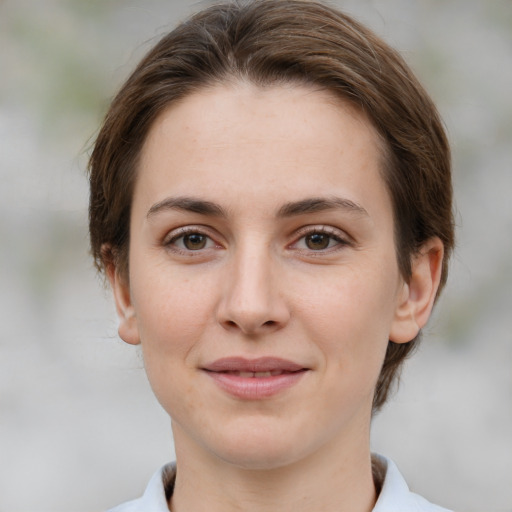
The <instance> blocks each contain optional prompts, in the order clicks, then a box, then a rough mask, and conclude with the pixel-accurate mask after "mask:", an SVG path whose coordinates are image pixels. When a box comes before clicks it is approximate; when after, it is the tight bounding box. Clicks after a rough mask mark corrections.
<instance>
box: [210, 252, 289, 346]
mask: <svg viewBox="0 0 512 512" xmlns="http://www.w3.org/2000/svg"><path fill="white" fill-rule="evenodd" d="M226 274H228V275H227V277H226V280H225V283H224V287H223V294H222V298H221V300H220V303H219V306H218V309H217V318H218V322H219V323H220V324H221V325H222V326H223V327H224V328H225V329H227V330H238V331H241V332H242V333H243V334H245V335H249V336H258V335H262V334H266V333H270V332H273V331H277V330H279V329H281V328H283V327H284V326H285V325H286V324H287V323H288V321H289V319H290V310H289V307H288V305H287V302H286V300H285V298H284V296H283V293H282V292H283V290H282V289H281V286H280V283H281V282H282V281H283V278H282V275H280V272H279V265H278V264H277V263H276V262H275V261H274V260H273V258H272V256H271V255H270V254H269V251H268V249H267V248H259V249H255V248H254V247H253V248H247V249H246V250H241V251H239V254H236V255H235V256H234V257H233V261H231V263H230V265H229V268H227V269H226Z"/></svg>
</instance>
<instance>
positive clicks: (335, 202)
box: [277, 196, 369, 217]
mask: <svg viewBox="0 0 512 512" xmlns="http://www.w3.org/2000/svg"><path fill="white" fill-rule="evenodd" d="M326 210H345V211H347V212H349V213H355V214H357V215H363V216H366V217H369V215H368V212H367V211H366V210H365V209H364V208H363V207H362V206H361V205H359V204H357V203H355V202H354V201H351V200H350V199H344V198H341V197H335V196H333V197H311V198H307V199H303V200H301V201H295V202H291V203H287V204H285V205H283V206H282V207H281V208H279V211H278V213H277V216H278V217H293V216H295V215H303V214H306V213H315V212H321V211H326Z"/></svg>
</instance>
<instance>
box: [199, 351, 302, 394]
mask: <svg viewBox="0 0 512 512" xmlns="http://www.w3.org/2000/svg"><path fill="white" fill-rule="evenodd" d="M202 370H203V371H204V372H205V373H206V374H207V375H208V376H209V377H210V378H212V379H213V381H214V382H215V383H216V384H217V385H218V386H219V387H220V388H221V389H222V390H223V391H225V392H227V393H228V394H230V395H232V396H234V397H236V398H240V399H244V400H260V399H263V398H268V397H271V396H273V395H276V394H277V393H279V392H281V391H284V390H285V389H288V388H290V387H291V386H293V385H294V384H296V383H298V382H299V380H300V379H301V378H302V377H303V376H304V375H305V374H306V373H307V372H308V371H309V368H304V367H303V366H301V365H299V364H297V363H294V362H292V361H288V360H286V359H280V358H275V357H261V358H258V359H245V358H242V357H229V358H223V359H217V360H216V361H214V362H212V363H210V364H207V365H206V366H205V367H204V368H202Z"/></svg>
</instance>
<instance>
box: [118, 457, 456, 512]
mask: <svg viewBox="0 0 512 512" xmlns="http://www.w3.org/2000/svg"><path fill="white" fill-rule="evenodd" d="M372 458H373V462H374V464H376V465H378V466H380V468H381V470H382V472H383V473H384V472H385V477H384V482H383V483H382V488H381V491H380V494H379V498H378V500H377V503H376V504H375V507H374V508H373V511H372V512H450V511H448V510H446V509H444V508H441V507H438V506H437V505H433V504H432V503H429V502H428V501H427V500H426V499H424V498H422V497H421V496H419V495H417V494H414V493H412V492H411V491H409V487H407V484H406V483H405V480H404V478H403V476H402V475H401V474H400V471H398V468H397V467H396V465H395V463H394V462H393V461H391V460H390V459H387V458H386V457H383V456H381V455H373V456H372ZM175 474H176V470H175V467H174V465H172V464H167V465H165V466H164V467H162V468H161V469H160V470H159V471H157V472H156V473H155V474H154V475H153V477H152V478H151V480H150V481H149V483H148V486H147V487H146V490H145V492H144V494H143V495H142V496H141V497H140V498H138V499H136V500H133V501H129V502H127V503H123V504H122V505H119V506H117V507H115V508H113V509H111V510H109V511H108V512H169V508H168V506H167V498H166V493H165V484H164V482H170V484H171V486H172V483H173V480H174V477H175ZM167 486H168V487H169V484H167ZM168 493H169V492H168Z"/></svg>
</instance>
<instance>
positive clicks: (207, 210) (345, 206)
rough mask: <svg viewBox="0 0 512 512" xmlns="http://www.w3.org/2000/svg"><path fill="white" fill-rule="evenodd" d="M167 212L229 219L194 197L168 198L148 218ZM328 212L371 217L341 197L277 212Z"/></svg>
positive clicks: (282, 214)
mask: <svg viewBox="0 0 512 512" xmlns="http://www.w3.org/2000/svg"><path fill="white" fill-rule="evenodd" d="M167 210H181V211H184V212H192V213H198V214H200V215H209V216H214V217H227V213H226V210H224V208H222V206H220V205H219V204H217V203H213V202H211V201H206V200H204V199H198V198H194V197H186V196H184V197H167V198H166V199H163V200H162V201H159V202H158V203H155V204H154V205H153V206H151V208H150V209H149V210H148V213H147V216H146V217H147V218H148V219H149V218H151V217H153V216H154V215H156V214H157V213H160V212H162V211H167ZM326 210H345V211H347V212H349V213H355V214H357V215H363V216H369V215H368V212H367V211H366V210H365V209H364V208H363V207H362V206H361V205H359V204H357V203H355V202H354V201H351V200H350V199H344V198H341V197H311V198H306V199H302V200H300V201H293V202H289V203H286V204H284V205H283V206H282V207H281V208H279V210H278V212H277V217H278V218H285V217H294V216H298V215H304V214H308V213H315V212H321V211H326Z"/></svg>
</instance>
